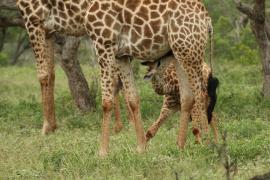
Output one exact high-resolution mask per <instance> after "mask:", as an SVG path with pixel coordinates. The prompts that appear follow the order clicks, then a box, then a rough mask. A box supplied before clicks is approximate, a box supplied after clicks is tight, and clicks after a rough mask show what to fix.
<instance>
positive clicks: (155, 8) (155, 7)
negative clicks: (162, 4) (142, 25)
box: [150, 4, 158, 10]
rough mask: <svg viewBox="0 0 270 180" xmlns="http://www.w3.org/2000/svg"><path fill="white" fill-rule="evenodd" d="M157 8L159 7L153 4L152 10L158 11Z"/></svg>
mask: <svg viewBox="0 0 270 180" xmlns="http://www.w3.org/2000/svg"><path fill="white" fill-rule="evenodd" d="M157 8H158V6H157V5H156V4H152V5H151V6H150V9H151V10H157Z"/></svg>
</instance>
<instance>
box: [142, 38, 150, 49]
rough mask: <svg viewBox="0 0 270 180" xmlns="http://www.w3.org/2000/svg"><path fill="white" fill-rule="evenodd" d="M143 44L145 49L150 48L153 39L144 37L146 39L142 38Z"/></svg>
mask: <svg viewBox="0 0 270 180" xmlns="http://www.w3.org/2000/svg"><path fill="white" fill-rule="evenodd" d="M141 44H142V46H143V47H144V48H145V49H150V48H151V45H152V40H151V39H144V40H142V42H141Z"/></svg>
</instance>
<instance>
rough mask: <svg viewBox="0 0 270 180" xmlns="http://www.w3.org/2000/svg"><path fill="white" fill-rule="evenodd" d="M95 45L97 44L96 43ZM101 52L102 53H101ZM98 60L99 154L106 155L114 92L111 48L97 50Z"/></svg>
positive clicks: (113, 63) (113, 65) (113, 67)
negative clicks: (100, 93) (99, 80)
mask: <svg viewBox="0 0 270 180" xmlns="http://www.w3.org/2000/svg"><path fill="white" fill-rule="evenodd" d="M96 46H97V45H96ZM97 49H98V48H97ZM101 52H102V53H101ZM97 54H98V62H99V64H100V67H101V68H100V70H101V90H102V109H103V120H102V127H101V144H100V149H99V156H100V157H106V156H107V155H108V151H109V135H110V121H111V115H112V110H113V105H114V94H115V92H114V91H115V86H116V85H115V81H114V73H115V72H114V71H115V62H114V61H115V59H114V56H113V53H112V50H110V49H109V50H106V51H104V50H100V51H99V49H98V50H97Z"/></svg>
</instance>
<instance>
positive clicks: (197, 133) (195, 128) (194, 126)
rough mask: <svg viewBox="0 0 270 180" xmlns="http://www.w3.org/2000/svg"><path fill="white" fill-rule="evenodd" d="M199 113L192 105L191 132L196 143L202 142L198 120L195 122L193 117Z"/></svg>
mask: <svg viewBox="0 0 270 180" xmlns="http://www.w3.org/2000/svg"><path fill="white" fill-rule="evenodd" d="M198 113H199V110H198V108H197V107H196V106H195V105H194V106H193V108H192V110H191V119H192V133H193V135H194V136H195V143H196V144H202V137H201V131H200V124H199V123H198V122H195V120H193V119H195V118H196V116H197V114H198Z"/></svg>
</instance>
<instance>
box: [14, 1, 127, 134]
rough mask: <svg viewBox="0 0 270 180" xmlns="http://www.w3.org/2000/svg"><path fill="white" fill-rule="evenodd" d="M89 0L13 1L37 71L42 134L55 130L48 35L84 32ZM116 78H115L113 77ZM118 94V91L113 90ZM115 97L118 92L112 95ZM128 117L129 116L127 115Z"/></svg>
mask: <svg viewBox="0 0 270 180" xmlns="http://www.w3.org/2000/svg"><path fill="white" fill-rule="evenodd" d="M90 2H91V0H72V1H65V0H48V1H43V0H32V1H29V0H17V6H18V8H19V10H20V11H21V14H22V16H23V18H24V21H25V27H26V30H27V32H28V34H29V39H30V42H31V44H32V48H33V50H34V53H35V57H36V63H37V73H38V78H39V81H40V85H41V91H42V93H41V94H42V104H43V106H42V107H43V114H44V124H43V130H42V133H43V134H47V133H49V132H52V131H54V130H55V129H56V127H57V126H56V120H55V110H54V61H53V53H54V48H53V38H52V35H53V34H54V33H55V32H56V33H62V34H66V35H72V36H83V35H86V30H85V27H84V16H85V13H86V10H87V7H88V6H89V4H90ZM115 79H116V81H117V80H118V77H117V76H116V78H115ZM117 93H118V92H117ZM116 96H118V94H117V95H116ZM118 101H119V99H118V97H116V98H115V104H116V106H115V120H116V122H115V131H116V132H119V131H120V130H121V129H122V126H123V125H122V123H121V119H120V109H119V108H120V107H119V102H118ZM130 118H132V117H130Z"/></svg>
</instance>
